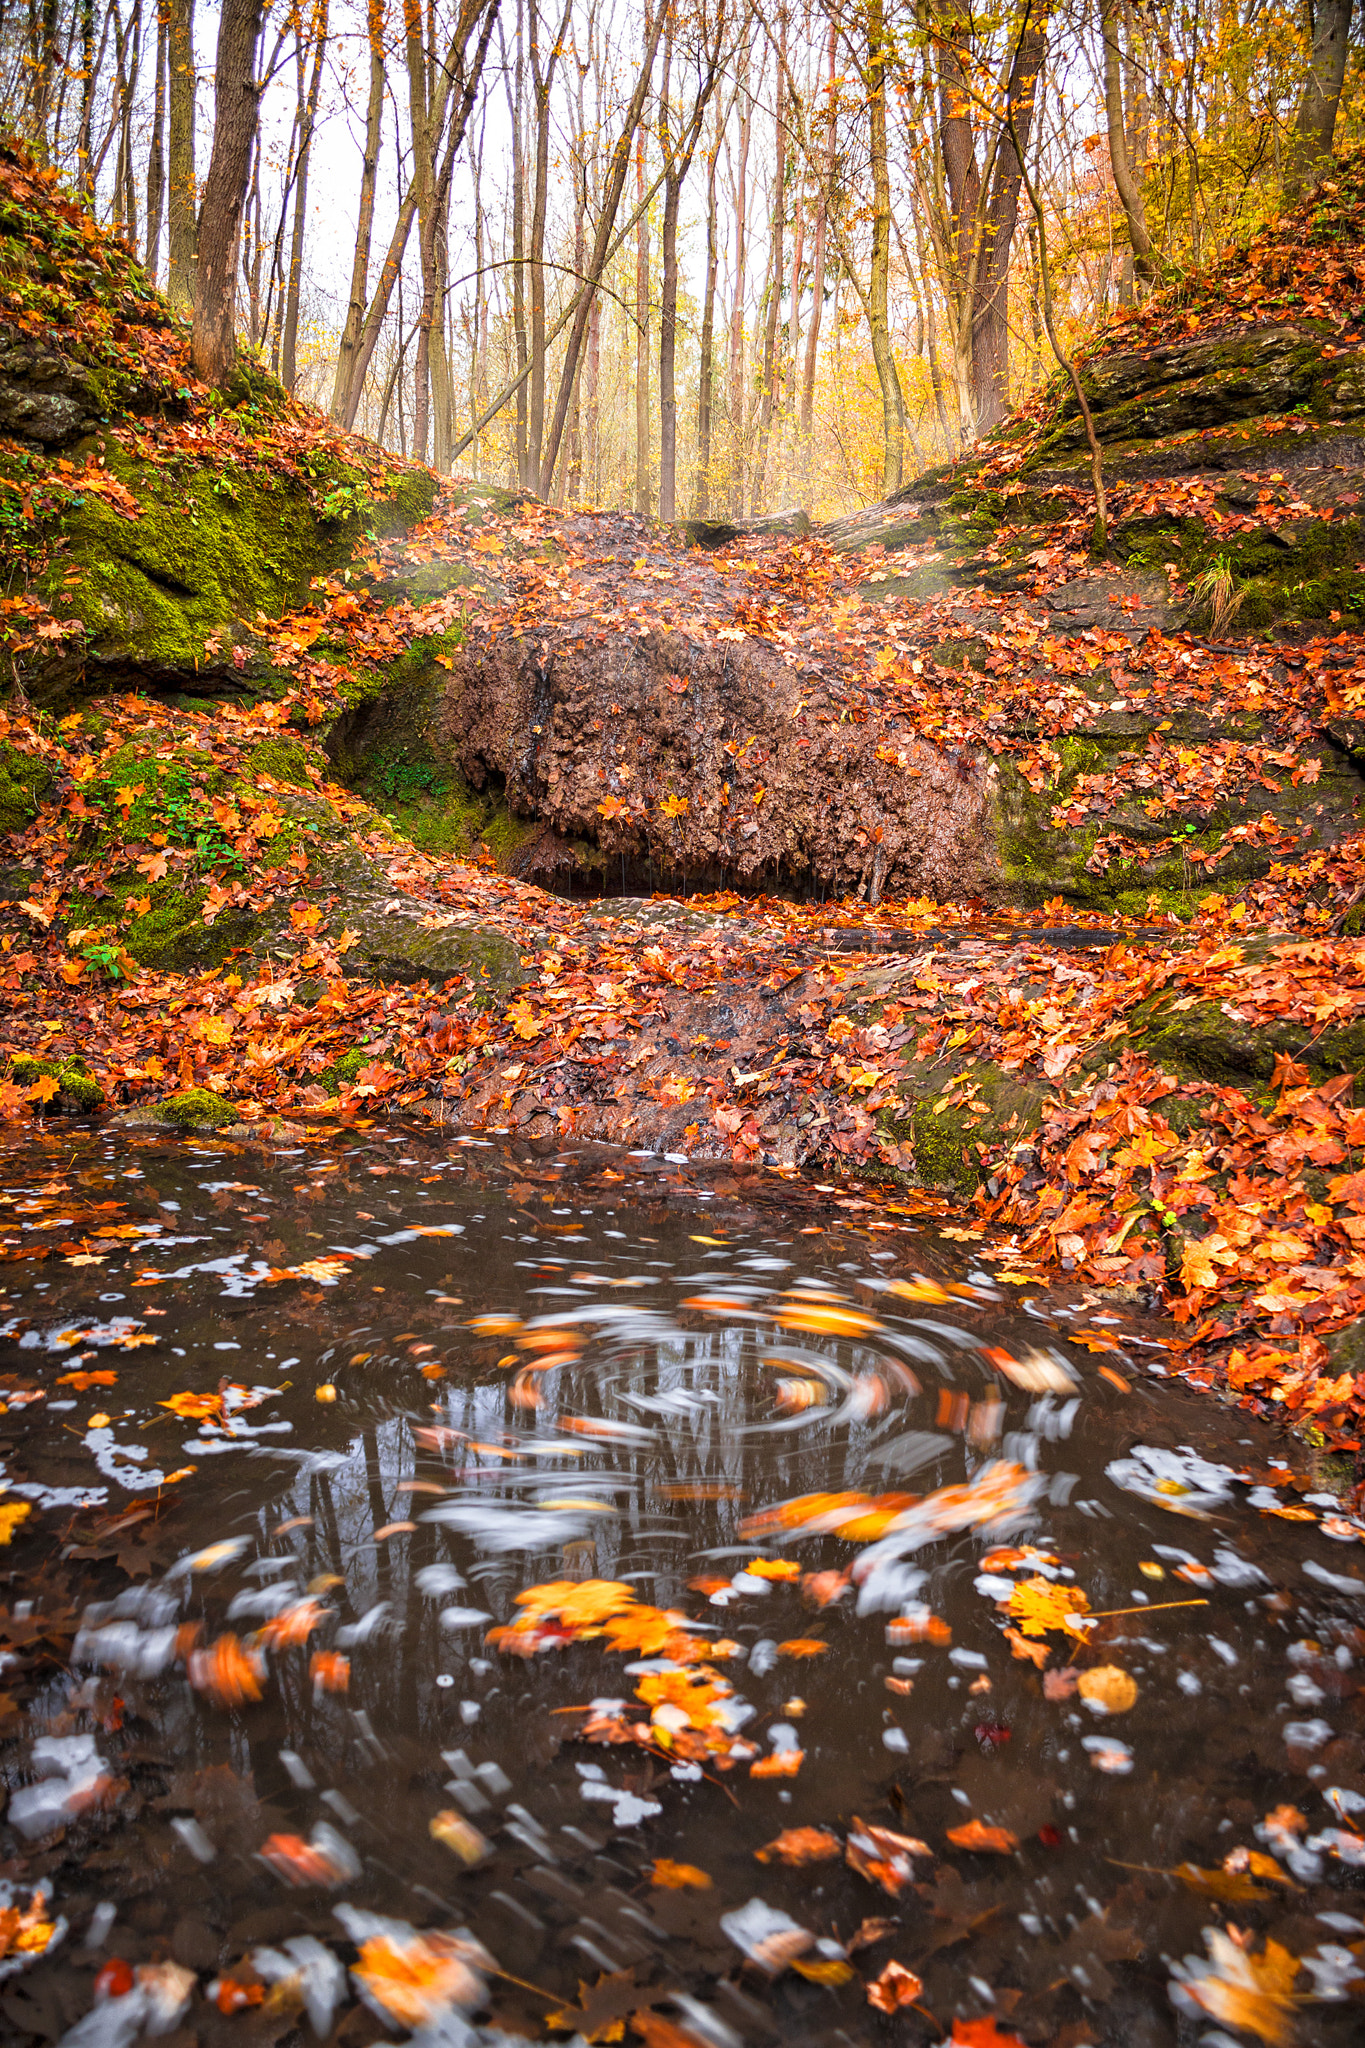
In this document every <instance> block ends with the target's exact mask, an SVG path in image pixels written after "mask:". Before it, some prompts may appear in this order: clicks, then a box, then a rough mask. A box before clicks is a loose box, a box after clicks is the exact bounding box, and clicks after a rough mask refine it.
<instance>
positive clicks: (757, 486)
mask: <svg viewBox="0 0 1365 2048" xmlns="http://www.w3.org/2000/svg"><path fill="white" fill-rule="evenodd" d="M777 32H778V55H777V105H776V110H775V114H774V120H773V129H774V142H775V145H776V150H777V168H776V172H775V183H774V187H773V200H772V206H771V208H770V210H769V217H770V225H769V230H768V235H769V251H768V277H767V284H766V287H765V289H766V292H767V298H768V305H767V319H766V321H765V323H764V329H763V367H762V370H761V372H760V379H761V383H760V396H759V410H758V448H757V451H756V453H755V455H754V473H753V480H752V482H751V484H750V488H749V510H750V512H751V513H753V514H754V515H755V516H756V515H757V514H759V513H761V512H762V510H763V499H764V490H765V487H766V482H767V467H768V443H769V441H770V440H771V438H772V431H773V414H774V412H775V410H776V406H777V387H778V378H779V372H778V362H777V332H778V327H779V325H780V322H781V315H782V286H783V283H784V282H785V271H786V262H785V258H784V255H783V250H784V247H785V242H786V227H787V15H786V9H785V6H784V8H783V10H782V12H781V13H780V14H779V16H778V31H777Z"/></svg>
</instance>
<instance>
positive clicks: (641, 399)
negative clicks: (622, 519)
mask: <svg viewBox="0 0 1365 2048" xmlns="http://www.w3.org/2000/svg"><path fill="white" fill-rule="evenodd" d="M659 10H660V12H661V13H663V14H665V15H668V16H669V18H670V19H671V12H670V10H669V8H668V7H667V5H666V0H659ZM645 146H646V145H645V128H644V123H643V122H641V123H640V126H639V127H638V128H637V129H636V131H635V199H636V204H637V206H638V209H639V217H638V219H637V220H636V223H635V510H636V512H637V513H638V514H639V516H640V517H641V518H642V519H647V518H648V517H649V501H650V489H649V482H650V478H649V211H648V209H647V207H646V206H645V205H644V196H645Z"/></svg>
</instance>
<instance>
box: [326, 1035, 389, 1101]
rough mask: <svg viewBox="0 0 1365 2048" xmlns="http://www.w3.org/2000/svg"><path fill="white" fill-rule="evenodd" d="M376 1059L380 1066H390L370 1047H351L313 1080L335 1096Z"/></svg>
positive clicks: (387, 1061)
mask: <svg viewBox="0 0 1365 2048" xmlns="http://www.w3.org/2000/svg"><path fill="white" fill-rule="evenodd" d="M376 1059H378V1060H379V1062H380V1064H381V1065H382V1066H391V1065H392V1061H389V1060H385V1059H384V1058H383V1057H382V1055H381V1054H379V1053H377V1052H376V1051H375V1050H374V1048H373V1047H372V1046H368V1045H353V1046H352V1047H351V1049H350V1051H349V1052H344V1053H342V1055H341V1057H340V1058H339V1059H335V1060H333V1061H332V1064H331V1065H330V1066H329V1067H324V1068H323V1069H322V1071H321V1072H320V1073H319V1074H318V1075H316V1076H315V1078H316V1080H317V1081H318V1083H319V1085H320V1086H321V1087H323V1088H326V1089H327V1090H328V1092H329V1093H330V1094H332V1095H335V1094H336V1092H337V1090H338V1089H339V1088H340V1087H341V1086H342V1085H343V1083H344V1084H345V1085H346V1086H347V1087H350V1086H351V1084H352V1083H353V1082H354V1081H355V1079H356V1077H357V1075H358V1074H359V1073H360V1072H361V1070H362V1068H364V1067H368V1066H371V1065H373V1063H374V1061H375V1060H376Z"/></svg>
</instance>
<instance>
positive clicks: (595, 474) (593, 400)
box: [583, 292, 602, 505]
mask: <svg viewBox="0 0 1365 2048" xmlns="http://www.w3.org/2000/svg"><path fill="white" fill-rule="evenodd" d="M601 390H602V301H601V299H600V298H599V297H598V295H597V294H596V292H594V293H593V300H592V311H591V312H590V313H589V315H588V374H587V389H586V390H585V392H584V394H583V412H584V419H585V422H586V426H587V435H588V460H589V463H590V465H591V478H592V484H591V490H590V492H589V496H590V498H591V501H592V503H593V504H594V505H600V504H601V502H602V418H601Z"/></svg>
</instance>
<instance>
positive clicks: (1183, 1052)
mask: <svg viewBox="0 0 1365 2048" xmlns="http://www.w3.org/2000/svg"><path fill="white" fill-rule="evenodd" d="M1174 1001H1175V996H1174V993H1173V992H1163V993H1162V994H1161V995H1158V996H1153V997H1151V998H1150V999H1149V1000H1148V1001H1147V1002H1145V1003H1140V1004H1139V1005H1138V1006H1137V1008H1136V1009H1134V1010H1133V1011H1132V1012H1131V1013H1130V1014H1129V1016H1128V1017H1127V1018H1126V1019H1125V1032H1124V1044H1125V1045H1126V1046H1128V1047H1130V1048H1131V1049H1132V1050H1134V1051H1136V1052H1140V1053H1142V1054H1143V1055H1144V1056H1145V1057H1146V1058H1148V1059H1150V1060H1152V1061H1153V1062H1154V1063H1155V1064H1156V1065H1158V1066H1162V1067H1165V1068H1167V1069H1168V1070H1169V1071H1170V1072H1172V1073H1174V1074H1176V1075H1177V1076H1179V1077H1180V1078H1181V1079H1184V1080H1202V1081H1210V1082H1214V1083H1217V1084H1219V1085H1223V1086H1226V1085H1229V1084H1231V1085H1233V1086H1238V1085H1241V1086H1243V1087H1245V1086H1247V1085H1248V1084H1254V1083H1255V1082H1258V1081H1259V1082H1261V1083H1265V1082H1268V1081H1269V1079H1270V1076H1271V1074H1272V1073H1273V1072H1274V1069H1275V1062H1276V1060H1277V1058H1279V1057H1280V1056H1281V1055H1287V1056H1288V1057H1289V1058H1290V1059H1295V1060H1299V1061H1301V1062H1302V1064H1303V1065H1305V1066H1306V1067H1307V1068H1308V1071H1309V1074H1310V1075H1311V1076H1312V1079H1313V1081H1314V1083H1315V1084H1317V1083H1321V1082H1322V1081H1325V1080H1326V1079H1328V1078H1329V1077H1330V1076H1331V1075H1333V1074H1357V1073H1361V1072H1365V1022H1362V1023H1355V1024H1349V1025H1346V1026H1344V1027H1343V1028H1341V1029H1336V1030H1333V1029H1329V1030H1325V1031H1315V1030H1314V1029H1313V1028H1312V1027H1311V1026H1309V1025H1297V1024H1292V1023H1272V1024H1266V1025H1261V1026H1259V1027H1258V1028H1257V1029H1256V1030H1254V1031H1253V1030H1249V1029H1248V1028H1247V1026H1246V1025H1245V1024H1241V1023H1239V1022H1237V1021H1236V1020H1235V1019H1234V1018H1231V1017H1229V1016H1227V1015H1226V1014H1225V1012H1224V1011H1223V1009H1222V1007H1221V1005H1220V1004H1218V1003H1193V1004H1191V1005H1190V1007H1189V1008H1188V1009H1185V1010H1177V1009H1175V1008H1174Z"/></svg>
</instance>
